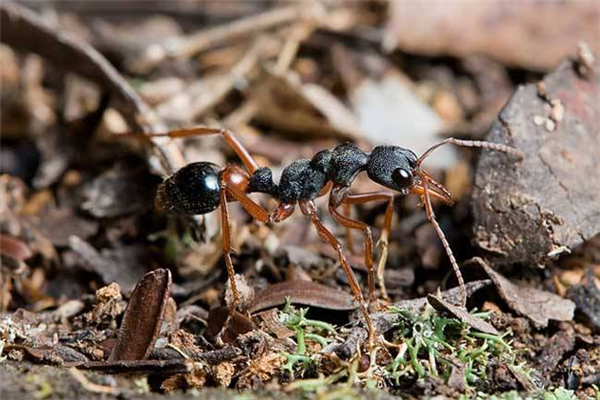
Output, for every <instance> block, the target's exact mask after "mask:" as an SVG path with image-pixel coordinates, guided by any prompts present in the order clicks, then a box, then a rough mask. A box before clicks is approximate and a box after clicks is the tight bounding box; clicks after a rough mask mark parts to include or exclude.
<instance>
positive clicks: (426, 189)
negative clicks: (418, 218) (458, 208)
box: [420, 147, 467, 307]
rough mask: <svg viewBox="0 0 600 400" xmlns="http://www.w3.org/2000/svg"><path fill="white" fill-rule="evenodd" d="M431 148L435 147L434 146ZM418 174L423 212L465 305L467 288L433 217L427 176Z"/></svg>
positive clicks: (448, 245) (444, 237) (452, 254)
mask: <svg viewBox="0 0 600 400" xmlns="http://www.w3.org/2000/svg"><path fill="white" fill-rule="evenodd" d="M433 149H435V147H434V148H433ZM420 174H421V180H422V186H423V195H422V198H423V199H422V201H423V203H424V204H425V212H426V213H427V218H428V219H429V221H430V222H431V224H432V225H433V227H434V228H435V231H436V233H437V235H438V237H439V238H440V240H441V242H442V245H443V246H444V250H446V254H447V255H448V258H449V259H450V264H452V269H453V270H454V275H456V279H457V280H458V286H459V287H460V298H461V305H462V306H463V307H465V306H466V304H467V288H466V286H465V281H464V279H463V277H462V273H461V272H460V267H459V266H458V263H457V262H456V258H454V253H453V252H452V249H451V248H450V244H449V243H448V240H446V236H445V235H444V232H443V231H442V228H440V224H438V222H437V220H436V219H435V213H434V212H433V207H432V206H431V197H430V196H429V187H428V185H427V184H428V183H429V182H430V181H429V178H428V177H427V176H426V175H425V174H423V173H422V172H420Z"/></svg>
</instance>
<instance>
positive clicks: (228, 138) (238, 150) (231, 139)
mask: <svg viewBox="0 0 600 400" xmlns="http://www.w3.org/2000/svg"><path fill="white" fill-rule="evenodd" d="M140 135H143V136H146V137H170V138H172V139H175V138H183V137H191V136H201V135H221V136H222V137H223V139H224V140H225V142H226V143H227V145H229V147H231V149H232V150H233V151H234V152H235V154H236V155H237V156H238V157H239V158H240V160H242V162H243V163H244V165H245V166H246V168H247V169H248V171H250V173H251V174H252V173H254V171H256V170H257V169H258V168H259V167H260V165H259V164H258V163H257V162H256V161H255V160H254V158H252V156H251V155H250V153H249V152H248V150H246V148H245V147H244V146H243V145H242V143H240V141H239V140H238V139H237V138H236V137H235V135H234V134H233V132H231V131H230V130H229V129H223V128H209V127H206V126H197V127H194V128H185V129H176V130H172V131H169V132H166V133H148V134H144V133H142V134H140Z"/></svg>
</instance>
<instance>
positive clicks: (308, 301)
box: [248, 280, 358, 313]
mask: <svg viewBox="0 0 600 400" xmlns="http://www.w3.org/2000/svg"><path fill="white" fill-rule="evenodd" d="M287 299H289V301H290V302H291V303H292V304H302V305H306V306H311V307H319V308H324V309H327V310H338V311H352V310H355V309H357V308H358V304H356V301H355V300H354V297H353V296H352V295H350V294H348V293H346V292H342V291H341V290H337V289H333V288H330V287H329V286H325V285H321V284H320V283H316V282H309V281H302V280H294V281H287V282H282V283H276V284H274V285H270V286H269V287H268V288H267V289H265V290H263V291H260V292H258V293H256V296H255V298H254V301H253V302H252V303H251V304H250V306H249V307H248V312H250V313H255V312H257V311H260V310H264V309H266V308H271V307H277V306H281V305H284V304H285V303H286V301H287Z"/></svg>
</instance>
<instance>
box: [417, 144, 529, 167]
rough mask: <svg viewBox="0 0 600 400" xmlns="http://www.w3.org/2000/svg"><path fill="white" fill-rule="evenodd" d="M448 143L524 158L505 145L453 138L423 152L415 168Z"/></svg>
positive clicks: (520, 153)
mask: <svg viewBox="0 0 600 400" xmlns="http://www.w3.org/2000/svg"><path fill="white" fill-rule="evenodd" d="M449 143H452V144H455V145H457V146H462V147H479V148H484V149H491V150H496V151H501V152H503V153H507V154H512V155H514V156H516V157H518V158H519V159H520V160H522V159H523V157H524V155H523V153H522V152H520V151H519V150H517V149H515V148H514V147H510V146H507V145H505V144H500V143H492V142H485V141H481V140H461V139H455V138H447V139H444V140H442V141H441V142H439V143H438V144H434V145H433V146H431V147H430V148H429V149H427V150H426V151H425V153H423V154H422V155H421V157H419V158H418V159H417V163H416V167H417V168H418V167H419V166H420V165H421V163H422V162H423V160H425V158H427V157H428V156H429V155H430V154H431V153H432V152H433V151H434V150H435V149H437V148H438V147H442V146H444V145H446V144H449Z"/></svg>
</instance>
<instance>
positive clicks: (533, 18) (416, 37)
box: [384, 0, 600, 70]
mask: <svg viewBox="0 0 600 400" xmlns="http://www.w3.org/2000/svg"><path fill="white" fill-rule="evenodd" d="M599 18H600V9H599V8H598V5H597V3H596V2H593V1H589V2H588V1H579V2H528V1H527V2H523V1H510V0H495V1H480V2H461V1H453V2H451V3H450V4H448V5H446V4H444V6H440V7H432V6H431V5H430V4H429V3H427V2H417V1H393V2H391V3H390V10H389V20H388V25H387V28H386V36H385V38H384V46H385V47H386V48H387V49H393V48H400V49H402V50H404V51H408V52H414V53H419V54H427V55H453V56H457V57H464V56H467V55H470V54H476V53H481V54H486V55H488V56H491V57H492V58H495V59H497V60H499V61H502V62H504V63H506V64H509V65H514V66H520V67H524V68H529V69H534V70H548V69H550V68H553V67H555V66H556V65H557V64H558V62H559V61H560V60H561V59H562V58H564V57H566V56H568V55H570V54H574V53H575V49H576V46H577V43H578V42H579V41H581V40H585V41H587V42H588V43H590V46H591V47H592V49H594V50H595V52H596V53H598V52H599V51H600V40H599V36H598V19H599Z"/></svg>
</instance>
